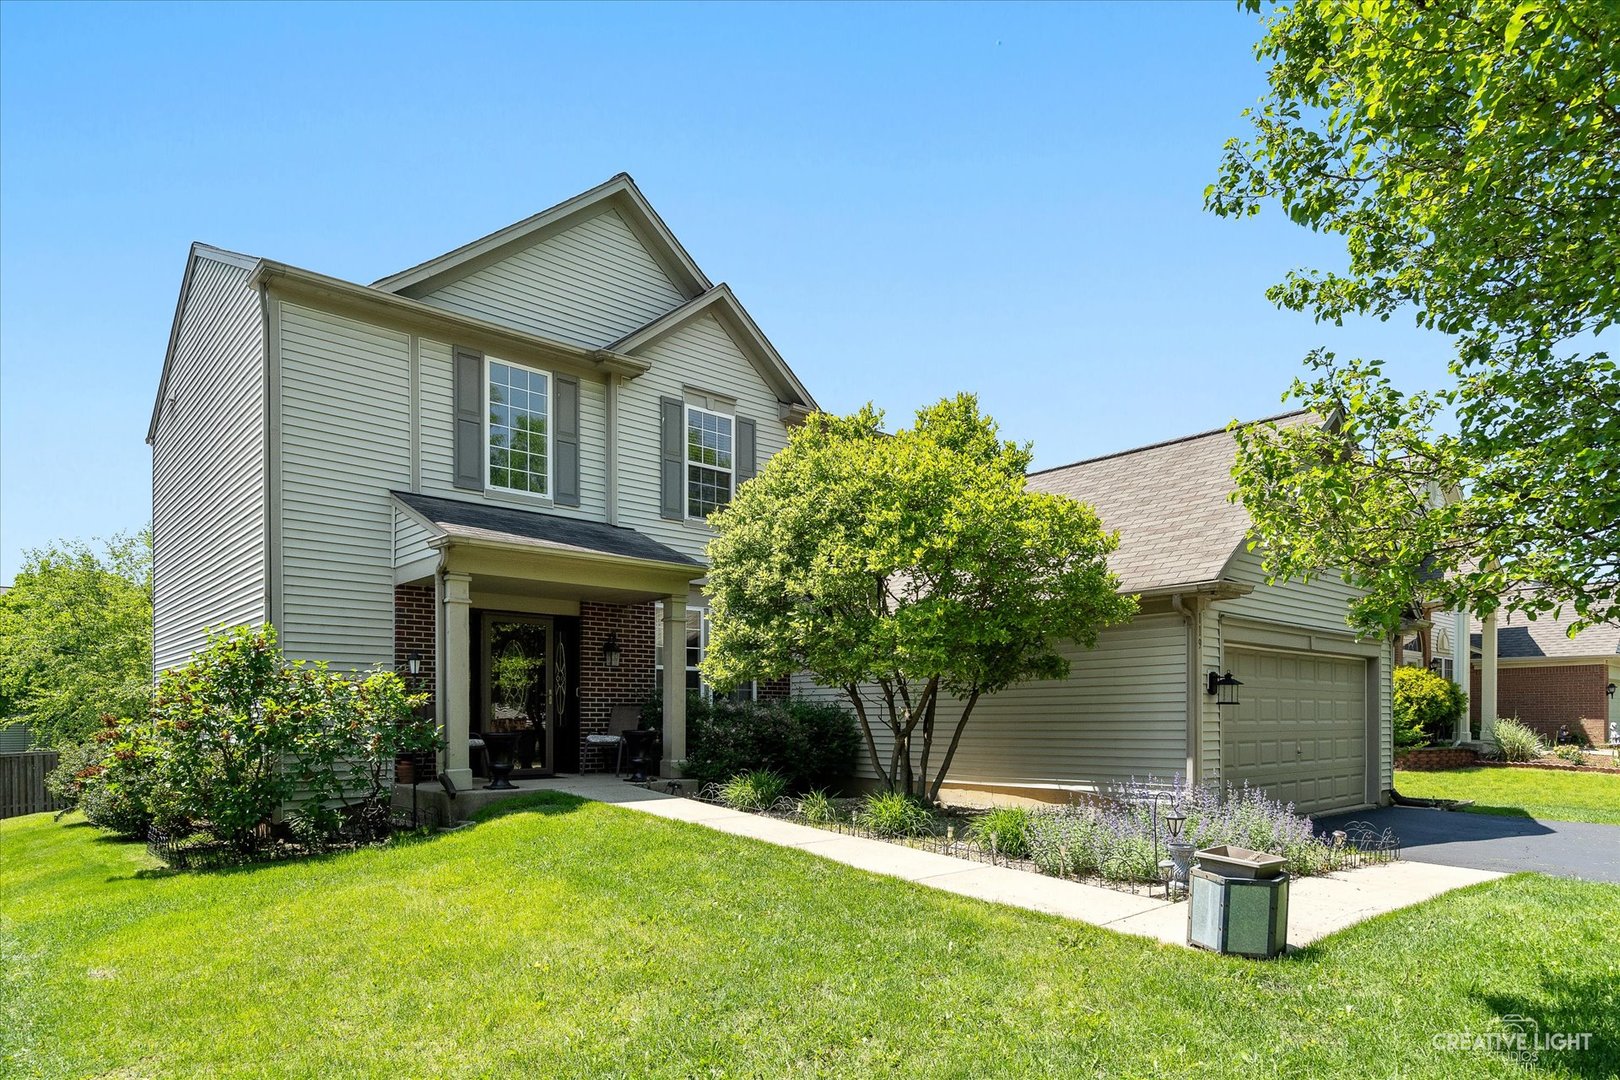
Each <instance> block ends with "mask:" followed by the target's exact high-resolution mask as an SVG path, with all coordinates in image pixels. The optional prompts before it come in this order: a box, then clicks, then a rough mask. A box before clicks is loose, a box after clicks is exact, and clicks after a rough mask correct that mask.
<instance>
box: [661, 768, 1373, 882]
mask: <svg viewBox="0 0 1620 1080" xmlns="http://www.w3.org/2000/svg"><path fill="white" fill-rule="evenodd" d="M647 786H648V787H653V786H655V784H649V785H647ZM656 786H658V787H661V788H662V789H663V790H665V791H667V792H668V793H669V794H672V795H683V794H685V792H684V790H683V785H682V784H681V783H680V782H679V781H663V782H656ZM721 791H722V785H720V784H712V783H711V784H706V785H704V786H703V787H702V788H700V789H699V790H698V791H697V792H696V793H695V794H693V795H690V796H688V797H689V798H694V799H697V800H698V801H700V802H705V803H710V804H713V805H715V806H725V805H727V804H726V802H725V800H724V799H723V798H722V797H721ZM802 806H803V800H802V799H798V798H794V797H791V796H782V797H781V798H779V799H777V800H776V801H775V802H774V803H773V804H771V806H769V807H765V808H758V807H756V808H752V809H751V810H749V812H751V813H755V814H759V815H760V816H763V817H770V818H775V819H777V820H779V821H789V822H792V823H794V824H798V825H808V826H810V827H812V828H817V829H824V830H826V831H828V832H832V833H835V834H838V835H842V836H858V837H862V838H865V839H868V840H881V841H884V842H885V843H892V844H899V845H904V846H906V847H910V848H914V849H917V850H921V851H930V852H934V853H935V854H939V855H948V856H950V857H952V858H957V859H967V860H969V861H971V862H980V863H988V864H990V865H993V866H1006V867H1010V868H1012V869H1016V870H1026V871H1029V872H1030V873H1038V874H1043V875H1046V876H1053V875H1049V874H1047V872H1046V871H1045V870H1043V869H1042V868H1041V867H1040V866H1039V865H1038V864H1037V863H1036V862H1035V860H1033V859H1027V858H1014V857H1009V856H1008V855H1007V854H1006V853H1004V852H1001V851H998V850H997V849H996V845H995V842H994V840H993V839H990V840H989V841H987V842H985V841H979V840H977V839H976V838H974V837H972V836H970V835H968V833H967V830H966V827H965V826H966V824H967V823H966V822H962V823H960V824H959V823H958V822H956V821H951V820H940V819H938V818H935V819H933V821H932V822H931V823H930V826H929V828H928V829H926V830H921V831H913V832H910V833H906V834H901V835H896V834H892V833H881V832H876V831H874V830H872V829H869V828H866V827H864V826H863V825H861V824H860V823H859V821H858V820H856V818H855V814H854V812H853V811H852V810H848V809H846V810H844V811H843V812H839V813H836V814H835V815H834V817H833V818H832V819H831V820H812V819H810V818H808V817H806V815H805V814H804V812H803V810H802ZM733 809H738V808H736V807H733ZM1060 812H1061V811H1060ZM1067 812H1072V813H1084V812H1086V811H1085V810H1081V809H1076V808H1071V809H1070V810H1069V811H1067ZM1166 839H1168V837H1167V838H1166ZM1319 839H1320V841H1321V843H1322V845H1323V848H1322V851H1323V854H1324V855H1325V856H1326V858H1327V863H1326V864H1325V865H1324V866H1322V867H1321V868H1320V869H1319V870H1318V871H1316V872H1318V873H1334V872H1338V871H1341V870H1356V869H1360V868H1362V867H1366V866H1373V865H1379V864H1382V863H1388V862H1393V861H1396V860H1398V859H1399V858H1400V856H1401V843H1400V838H1399V837H1397V836H1396V835H1395V833H1394V832H1393V831H1392V830H1390V829H1387V828H1386V829H1377V828H1375V827H1374V826H1373V825H1372V824H1371V823H1369V822H1366V821H1353V822H1350V823H1348V824H1346V825H1345V826H1344V827H1343V828H1342V829H1339V830H1336V831H1334V832H1333V833H1331V834H1328V835H1325V836H1323V837H1320V838H1319ZM1183 846H1187V847H1189V848H1190V847H1191V845H1183ZM1160 871H1161V877H1160V878H1159V879H1158V880H1157V881H1147V880H1135V879H1132V880H1115V879H1109V878H1105V877H1098V878H1095V879H1093V878H1091V877H1090V876H1084V877H1075V876H1074V875H1060V876H1063V877H1069V878H1073V879H1075V880H1097V881H1099V882H1100V883H1101V884H1104V885H1106V886H1107V887H1110V888H1123V889H1141V888H1153V887H1160V886H1165V885H1166V880H1165V878H1164V876H1163V874H1164V873H1165V869H1164V867H1163V866H1162V865H1161V868H1160ZM1172 876H1173V871H1172ZM1183 884H1184V882H1183Z"/></svg>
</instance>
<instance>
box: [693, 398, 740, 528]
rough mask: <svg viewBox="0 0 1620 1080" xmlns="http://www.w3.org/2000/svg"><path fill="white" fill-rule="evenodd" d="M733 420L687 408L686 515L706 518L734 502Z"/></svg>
mask: <svg viewBox="0 0 1620 1080" xmlns="http://www.w3.org/2000/svg"><path fill="white" fill-rule="evenodd" d="M732 423H733V420H732V418H731V417H729V416H727V415H726V414H725V413H717V412H713V411H711V410H709V409H701V408H699V407H697V406H696V405H688V406H687V407H686V516H687V517H693V518H706V517H708V516H709V514H711V513H712V512H714V511H715V510H718V509H720V508H721V507H722V506H724V505H726V504H727V503H728V502H730V501H731V492H732V488H733V485H734V483H735V469H736V463H735V460H734V455H733V450H732Z"/></svg>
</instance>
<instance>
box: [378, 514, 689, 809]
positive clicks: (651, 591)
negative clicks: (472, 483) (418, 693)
mask: <svg viewBox="0 0 1620 1080" xmlns="http://www.w3.org/2000/svg"><path fill="white" fill-rule="evenodd" d="M394 498H395V503H396V507H397V510H398V515H397V516H398V518H399V526H398V527H397V529H396V532H397V533H401V534H405V535H402V536H396V560H395V583H396V584H395V651H396V663H397V665H398V666H399V668H400V669H401V670H404V671H411V670H412V668H413V666H414V668H415V674H414V675H413V676H412V679H413V686H414V688H418V689H421V690H425V691H427V692H428V693H430V694H431V696H432V707H433V709H434V712H435V715H436V717H437V719H438V722H439V725H440V729H441V730H442V731H443V733H444V738H445V742H446V746H445V749H444V750H443V751H442V753H441V754H440V756H439V758H438V760H437V761H435V762H432V763H427V762H424V763H422V764H423V765H424V766H426V765H429V764H431V771H432V772H434V773H436V774H438V775H440V776H443V777H445V778H446V779H447V780H448V781H449V784H450V785H452V786H453V788H454V790H455V791H456V792H457V795H456V797H455V799H451V798H450V797H449V796H448V795H447V794H445V793H444V790H443V789H442V788H441V787H440V785H439V784H437V783H435V784H433V785H432V788H433V791H435V792H437V793H438V794H436V795H434V796H433V798H435V799H438V798H442V799H444V800H445V803H446V805H445V806H444V807H443V809H444V810H445V811H452V810H453V814H452V815H451V817H447V818H445V819H444V820H454V819H462V818H465V817H466V816H467V815H468V814H469V813H470V812H471V811H470V810H469V809H468V807H472V808H474V809H476V808H477V806H482V805H485V804H486V803H487V802H488V801H491V799H493V798H499V797H501V796H510V795H511V794H513V792H512V791H491V792H486V791H484V789H483V785H484V784H485V783H486V782H487V771H488V770H487V768H486V765H487V762H488V760H489V759H491V758H493V759H494V760H496V761H500V760H502V759H504V758H506V757H507V756H508V755H510V756H511V758H512V759H513V760H514V763H515V765H516V767H517V768H516V771H515V772H514V774H513V775H514V777H515V781H514V782H515V783H517V784H518V785H520V787H519V789H518V790H519V791H521V790H525V789H526V787H525V785H526V784H527V782H528V781H532V780H535V779H538V778H542V777H553V776H556V775H559V774H572V773H588V772H598V771H602V770H611V769H612V768H613V767H614V764H615V756H614V754H613V753H612V752H611V750H610V749H607V748H604V747H601V746H594V745H591V743H590V742H589V741H588V739H589V737H590V736H592V735H603V734H607V733H608V731H609V728H610V726H612V725H614V718H615V716H617V717H618V718H619V719H618V724H619V725H620V726H622V725H623V724H624V723H625V722H627V721H629V719H630V711H632V710H638V709H639V708H640V707H641V706H642V705H643V704H644V703H645V702H646V701H647V700H648V699H649V698H651V697H652V696H653V695H654V694H655V693H658V694H659V696H660V697H661V698H662V700H663V702H664V710H663V713H664V715H663V737H662V746H661V762H660V764H659V766H658V769H659V771H660V772H661V773H662V774H663V775H665V776H671V775H674V774H675V771H676V769H675V763H676V762H678V761H681V760H683V759H684V758H685V755H686V738H685V735H686V663H687V659H686V647H687V641H686V637H687V634H686V608H687V603H688V599H689V597H690V595H691V589H692V583H693V581H694V580H696V579H698V578H700V577H701V576H702V574H703V567H702V565H701V564H699V563H698V562H696V561H695V560H692V559H689V558H687V557H686V556H683V555H681V554H680V553H678V552H676V551H674V550H673V549H671V548H668V547H666V546H665V545H663V544H659V543H657V542H656V541H654V540H651V539H650V538H648V537H645V536H642V535H641V534H639V533H636V532H634V531H632V530H629V529H622V528H616V527H614V526H610V525H604V524H600V523H596V522H588V521H579V520H575V519H572V518H563V517H560V516H558V515H552V514H544V513H539V512H536V511H528V510H519V509H507V508H504V507H493V506H489V505H484V504H479V503H472V502H464V501H461V500H452V499H439V498H433V497H429V496H422V495H416V494H409V493H401V492H396V493H395V495H394ZM402 556H403V557H402ZM660 607H661V609H662V618H663V620H664V624H665V625H664V633H663V635H662V638H663V642H662V649H663V655H662V656H659V655H658V653H657V640H658V636H659V635H658V633H657V630H658V628H657V626H656V624H655V618H656V615H655V612H656V611H657V610H658V609H659V608H660ZM413 661H414V664H413ZM660 668H661V669H662V683H663V685H661V686H660V685H659V669H660ZM480 743H482V744H483V745H482V746H480V745H479V744H480ZM417 771H418V773H425V772H427V771H429V770H428V769H427V768H419V769H418V770H417ZM420 779H430V778H429V777H425V776H419V780H420ZM417 787H418V790H417V791H416V796H417V799H418V802H419V803H420V801H421V799H422V798H423V796H424V795H425V794H426V792H427V790H428V788H427V787H426V786H425V785H422V784H418V785H417ZM404 791H405V794H406V795H407V796H408V795H409V794H410V789H409V788H406V789H404ZM474 804H477V806H474Z"/></svg>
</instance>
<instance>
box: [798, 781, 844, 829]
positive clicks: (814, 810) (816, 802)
mask: <svg viewBox="0 0 1620 1080" xmlns="http://www.w3.org/2000/svg"><path fill="white" fill-rule="evenodd" d="M799 816H800V817H802V818H804V820H806V821H808V822H809V823H810V824H812V825H831V824H832V823H833V819H834V818H836V817H837V811H836V810H835V809H834V807H833V802H832V799H831V798H829V797H828V795H827V793H826V792H825V791H822V790H821V789H820V788H816V789H815V790H814V791H807V792H805V794H804V797H803V798H802V799H800V800H799Z"/></svg>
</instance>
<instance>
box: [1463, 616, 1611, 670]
mask: <svg viewBox="0 0 1620 1080" xmlns="http://www.w3.org/2000/svg"><path fill="white" fill-rule="evenodd" d="M1574 622H1575V612H1574V611H1572V610H1570V609H1569V608H1565V609H1564V611H1563V612H1562V613H1561V614H1558V615H1555V614H1553V613H1551V612H1548V613H1546V614H1543V615H1540V616H1538V617H1536V618H1534V619H1532V618H1531V617H1530V616H1529V615H1527V614H1525V613H1523V612H1518V611H1511V612H1506V611H1505V612H1502V613H1500V614H1499V615H1498V616H1497V619H1496V654H1497V656H1498V657H1500V658H1501V659H1503V660H1522V659H1527V658H1535V657H1546V658H1547V659H1549V660H1574V659H1584V658H1586V657H1592V658H1594V659H1596V658H1605V659H1606V658H1609V657H1615V656H1620V623H1604V624H1602V625H1600V626H1588V627H1587V628H1586V629H1585V630H1582V631H1581V632H1580V633H1578V634H1576V635H1575V636H1574V637H1570V636H1569V628H1570V626H1571V625H1572V624H1573V623H1574ZM1469 638H1470V644H1471V645H1472V646H1473V647H1474V649H1475V650H1476V652H1477V651H1478V649H1479V648H1480V646H1481V645H1482V644H1483V643H1484V640H1485V638H1484V634H1482V633H1481V632H1480V622H1479V620H1478V619H1475V620H1474V621H1473V623H1472V632H1471V633H1470V635H1469Z"/></svg>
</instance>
